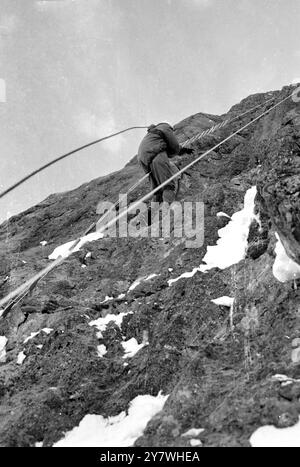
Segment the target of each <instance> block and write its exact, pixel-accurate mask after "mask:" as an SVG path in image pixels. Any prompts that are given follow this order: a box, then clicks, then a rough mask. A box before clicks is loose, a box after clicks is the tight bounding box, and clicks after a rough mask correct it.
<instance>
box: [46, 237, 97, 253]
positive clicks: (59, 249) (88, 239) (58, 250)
mask: <svg viewBox="0 0 300 467" xmlns="http://www.w3.org/2000/svg"><path fill="white" fill-rule="evenodd" d="M100 238H103V233H101V232H93V233H90V234H88V235H86V236H85V237H82V238H81V239H80V242H78V244H77V245H76V247H75V248H74V250H72V253H75V251H79V250H80V248H81V247H82V246H83V245H85V244H86V243H88V242H94V241H96V240H99V239H100ZM76 241H77V240H72V241H70V242H67V243H64V244H63V245H60V246H58V247H56V248H55V250H54V251H53V252H52V253H51V255H49V256H48V258H49V259H57V258H58V257H59V256H62V257H63V258H64V257H67V256H69V254H70V252H69V250H70V248H71V246H72V245H74V243H75V242H76Z"/></svg>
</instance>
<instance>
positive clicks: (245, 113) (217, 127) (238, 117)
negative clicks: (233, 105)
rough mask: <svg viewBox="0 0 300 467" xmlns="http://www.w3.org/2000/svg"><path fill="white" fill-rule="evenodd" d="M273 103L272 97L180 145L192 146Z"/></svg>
mask: <svg viewBox="0 0 300 467" xmlns="http://www.w3.org/2000/svg"><path fill="white" fill-rule="evenodd" d="M271 101H272V102H273V101H274V97H271V99H268V100H266V101H265V102H262V103H261V104H258V105H256V106H255V107H252V108H251V109H249V110H247V111H246V112H243V113H242V114H240V115H237V116H236V117H234V118H228V119H226V120H223V121H222V122H219V123H218V124H217V125H213V126H211V127H209V128H207V129H206V130H203V131H202V132H201V131H200V132H199V133H197V134H196V135H194V136H192V137H191V138H188V139H186V140H185V141H184V142H183V143H182V146H183V147H185V146H186V145H187V144H192V143H194V142H195V141H197V140H199V139H201V138H203V137H204V136H208V135H210V134H211V133H213V132H214V131H216V130H220V129H221V128H223V127H224V126H226V125H228V124H231V123H233V122H235V121H236V120H239V119H240V118H242V117H244V116H245V115H248V114H249V113H251V112H253V111H254V110H257V109H260V108H261V107H263V106H264V105H267V104H268V103H269V102H271Z"/></svg>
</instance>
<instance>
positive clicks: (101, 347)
mask: <svg viewBox="0 0 300 467" xmlns="http://www.w3.org/2000/svg"><path fill="white" fill-rule="evenodd" d="M97 352H98V357H100V358H102V357H103V356H104V355H105V354H107V350H106V347H105V345H104V344H100V345H98V346H97Z"/></svg>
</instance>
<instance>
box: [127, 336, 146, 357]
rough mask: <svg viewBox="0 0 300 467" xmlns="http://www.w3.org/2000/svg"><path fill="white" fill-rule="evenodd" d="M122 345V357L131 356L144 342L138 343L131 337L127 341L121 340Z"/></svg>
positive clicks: (143, 345)
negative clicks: (123, 352)
mask: <svg viewBox="0 0 300 467" xmlns="http://www.w3.org/2000/svg"><path fill="white" fill-rule="evenodd" d="M122 347H123V349H124V351H125V355H124V356H123V358H132V357H133V356H134V355H135V354H136V353H137V352H138V351H139V350H141V349H142V348H143V347H145V344H144V343H143V342H142V343H141V344H138V342H137V340H136V339H135V338H134V337H133V338H132V339H129V340H128V341H125V342H122Z"/></svg>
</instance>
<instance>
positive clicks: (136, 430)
mask: <svg viewBox="0 0 300 467" xmlns="http://www.w3.org/2000/svg"><path fill="white" fill-rule="evenodd" d="M167 398H168V396H163V395H161V394H158V396H157V397H153V396H149V395H144V396H137V397H136V398H135V399H133V400H132V401H131V403H130V406H129V410H128V414H127V415H126V412H121V413H120V414H119V415H116V416H115V417H108V418H104V417H103V416H102V415H86V416H85V417H84V418H83V419H82V420H81V422H80V424H79V426H78V427H75V428H73V430H71V431H69V432H68V433H66V435H65V437H64V438H63V439H62V440H60V441H58V442H57V443H55V444H54V446H53V447H126V446H132V445H133V444H134V442H135V440H136V439H137V438H139V437H140V436H141V435H142V434H143V432H144V429H145V428H146V425H147V423H148V422H149V420H151V418H152V417H154V415H156V414H157V413H158V412H160V411H161V410H162V408H163V406H164V404H165V402H166V400H167Z"/></svg>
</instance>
